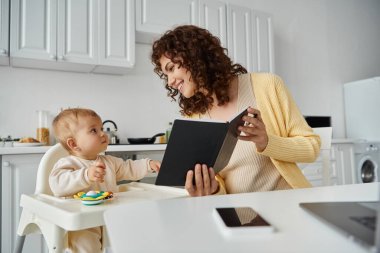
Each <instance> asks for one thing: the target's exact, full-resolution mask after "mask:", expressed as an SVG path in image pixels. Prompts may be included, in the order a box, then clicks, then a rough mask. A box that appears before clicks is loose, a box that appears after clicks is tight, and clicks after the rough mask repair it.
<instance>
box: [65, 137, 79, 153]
mask: <svg viewBox="0 0 380 253" xmlns="http://www.w3.org/2000/svg"><path fill="white" fill-rule="evenodd" d="M66 144H67V146H68V147H69V148H70V150H71V152H75V151H79V147H78V146H77V143H76V141H75V139H74V138H68V139H67V141H66Z"/></svg>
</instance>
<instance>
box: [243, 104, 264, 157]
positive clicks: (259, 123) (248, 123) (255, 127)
mask: <svg viewBox="0 0 380 253" xmlns="http://www.w3.org/2000/svg"><path fill="white" fill-rule="evenodd" d="M248 113H249V114H251V115H246V116H244V117H243V120H244V121H245V125H244V126H240V127H239V128H238V129H239V130H240V131H242V132H243V133H244V134H245V136H241V135H240V136H239V140H243V141H252V142H254V143H255V144H256V148H257V151H259V152H262V151H264V149H265V148H266V147H267V145H268V134H267V131H266V129H265V124H264V122H263V120H262V118H261V114H260V111H259V110H256V109H253V108H252V107H249V108H248Z"/></svg>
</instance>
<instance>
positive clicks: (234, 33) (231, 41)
mask: <svg viewBox="0 0 380 253" xmlns="http://www.w3.org/2000/svg"><path fill="white" fill-rule="evenodd" d="M251 13H252V12H251V9H249V8H246V7H241V6H236V5H228V7H227V35H228V43H227V45H228V54H229V56H230V58H231V60H232V61H233V62H234V63H239V64H241V65H242V66H244V67H245V68H246V69H247V70H248V72H252V71H253V70H254V66H253V53H252V48H253V43H252V31H253V28H252V17H251V15H252V14H251Z"/></svg>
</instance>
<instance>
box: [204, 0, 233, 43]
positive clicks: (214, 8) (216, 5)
mask: <svg viewBox="0 0 380 253" xmlns="http://www.w3.org/2000/svg"><path fill="white" fill-rule="evenodd" d="M199 26H200V27H203V28H205V29H207V30H209V31H210V32H211V33H212V34H213V35H216V36H218V37H219V39H220V42H221V43H222V46H223V47H225V48H227V4H226V3H224V2H221V1H215V0H200V1H199Z"/></svg>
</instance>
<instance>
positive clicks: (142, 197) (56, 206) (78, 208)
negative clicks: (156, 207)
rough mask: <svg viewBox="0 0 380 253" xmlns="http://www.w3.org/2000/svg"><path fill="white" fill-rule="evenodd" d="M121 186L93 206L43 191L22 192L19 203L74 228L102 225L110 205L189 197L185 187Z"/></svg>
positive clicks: (31, 210)
mask: <svg viewBox="0 0 380 253" xmlns="http://www.w3.org/2000/svg"><path fill="white" fill-rule="evenodd" d="M121 187H122V188H123V189H122V190H124V191H123V192H118V193H114V197H113V198H112V199H110V200H108V201H105V202H104V203H103V204H101V205H96V206H85V205H83V204H82V203H81V201H80V200H78V199H72V198H69V199H65V198H57V197H54V196H50V195H45V194H38V195H25V194H23V195H22V196H21V200H20V206H21V207H22V208H23V209H24V210H27V211H28V212H29V213H31V214H33V215H34V216H36V217H39V218H40V219H44V220H46V221H48V222H51V223H53V224H55V225H57V226H59V227H61V228H63V229H65V230H68V231H73V230H81V229H86V228H91V227H96V226H103V225H104V218H103V212H104V211H105V210H106V209H107V208H109V207H111V206H112V207H114V206H118V205H125V204H129V203H135V202H139V201H148V200H149V201H156V200H160V199H169V198H180V197H185V196H188V195H187V192H186V191H185V190H184V189H180V188H174V187H166V186H157V185H152V184H145V183H137V182H133V183H129V184H125V185H122V186H121Z"/></svg>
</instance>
